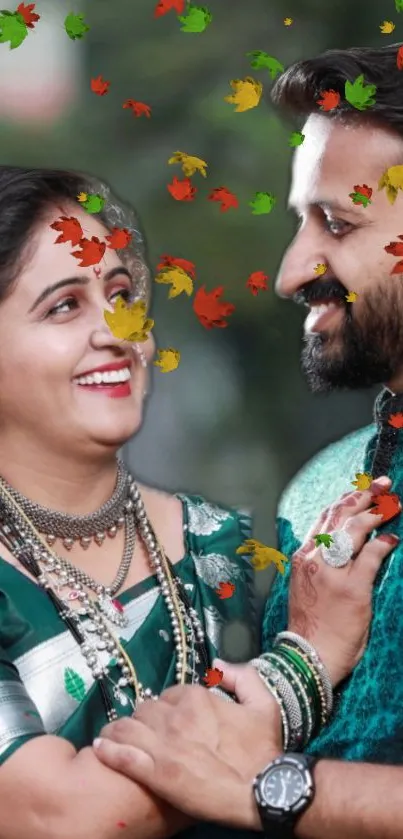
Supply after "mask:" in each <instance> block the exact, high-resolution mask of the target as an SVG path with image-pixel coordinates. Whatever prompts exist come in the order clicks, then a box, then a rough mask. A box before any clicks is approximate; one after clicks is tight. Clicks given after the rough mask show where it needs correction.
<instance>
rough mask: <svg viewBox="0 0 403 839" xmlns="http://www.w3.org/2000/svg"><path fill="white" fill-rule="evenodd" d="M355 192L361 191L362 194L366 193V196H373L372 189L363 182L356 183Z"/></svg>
mask: <svg viewBox="0 0 403 839" xmlns="http://www.w3.org/2000/svg"><path fill="white" fill-rule="evenodd" d="M354 192H359V193H360V195H365V198H371V195H372V189H371V187H370V186H368V185H367V184H363V185H362V186H359V184H356V185H355V187H354Z"/></svg>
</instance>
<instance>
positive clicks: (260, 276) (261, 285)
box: [246, 271, 269, 297]
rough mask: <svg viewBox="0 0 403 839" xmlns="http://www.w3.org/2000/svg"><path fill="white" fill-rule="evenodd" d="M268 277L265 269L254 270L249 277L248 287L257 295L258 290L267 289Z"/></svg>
mask: <svg viewBox="0 0 403 839" xmlns="http://www.w3.org/2000/svg"><path fill="white" fill-rule="evenodd" d="M268 279H269V278H268V276H267V274H264V273H263V271H254V272H253V274H250V275H249V277H248V280H247V283H246V288H250V290H251V292H252V294H253V295H254V297H256V295H257V293H258V291H267V281H268Z"/></svg>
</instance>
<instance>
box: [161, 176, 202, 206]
mask: <svg viewBox="0 0 403 839" xmlns="http://www.w3.org/2000/svg"><path fill="white" fill-rule="evenodd" d="M168 191H169V192H170V193H171V195H172V198H175V199H176V201H193V200H194V197H195V195H196V192H197V189H196V187H195V186H192V182H191V180H190V178H184V179H183V181H180V180H179V178H177V177H176V176H175V177H174V178H173V179H172V182H171V183H170V184H168Z"/></svg>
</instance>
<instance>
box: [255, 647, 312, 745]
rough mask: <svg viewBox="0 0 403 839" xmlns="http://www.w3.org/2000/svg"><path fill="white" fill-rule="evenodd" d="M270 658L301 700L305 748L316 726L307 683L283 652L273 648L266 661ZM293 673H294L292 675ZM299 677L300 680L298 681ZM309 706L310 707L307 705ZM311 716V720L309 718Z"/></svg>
mask: <svg viewBox="0 0 403 839" xmlns="http://www.w3.org/2000/svg"><path fill="white" fill-rule="evenodd" d="M267 660H270V662H271V663H272V664H273V666H274V667H276V668H277V669H278V670H279V671H280V673H281V674H282V675H283V676H284V678H285V679H287V681H288V682H290V684H291V686H292V688H293V690H294V691H295V694H296V696H297V699H298V701H299V706H300V709H301V715H302V727H303V745H302V748H305V745H307V743H308V742H309V740H310V739H311V737H309V736H308V734H309V731H311V736H312V732H313V731H314V729H315V728H316V716H315V709H314V707H313V702H312V700H311V698H310V696H309V694H308V692H307V690H306V688H305V685H304V683H303V681H302V679H301V678H300V676H299V674H298V673H297V672H296V668H295V667H294V665H292V664H291V662H286V661H285V657H283V656H282V655H281V654H279V653H277V652H276V651H275V650H273V653H269V655H268V656H266V661H267ZM291 674H292V675H291ZM297 679H298V681H297ZM307 706H308V707H307ZM309 716H310V717H311V722H310V719H309Z"/></svg>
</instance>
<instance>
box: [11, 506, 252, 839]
mask: <svg viewBox="0 0 403 839" xmlns="http://www.w3.org/2000/svg"><path fill="white" fill-rule="evenodd" d="M178 497H179V498H180V499H181V501H182V505H183V520H184V542H185V551H186V552H185V555H184V557H183V558H182V559H181V560H180V561H179V562H178V563H176V564H175V570H176V572H177V574H178V576H179V577H180V578H181V580H182V581H183V583H184V585H185V588H186V592H187V595H188V598H189V600H190V602H191V605H192V606H193V608H194V609H195V610H196V611H197V614H198V616H199V618H200V619H201V621H202V624H203V625H204V628H205V633H206V647H207V651H208V656H209V663H210V665H211V663H212V660H213V658H214V657H215V656H217V655H225V648H224V647H223V641H224V640H225V639H224V634H225V632H227V631H228V629H229V627H230V625H231V624H232V623H234V622H237V623H238V624H241V625H243V628H244V631H246V632H247V633H248V636H249V638H250V656H253V655H254V654H255V653H256V652H257V641H258V634H257V631H256V630H257V627H256V621H257V617H256V612H255V608H254V585H253V569H252V566H251V564H250V562H249V561H248V560H247V559H245V558H244V557H243V556H238V555H237V554H236V549H237V548H238V547H239V546H240V545H241V544H242V543H243V542H244V541H245V539H247V538H249V537H250V535H251V519H250V516H249V515H248V514H247V513H243V512H240V511H234V510H231V509H229V508H223V507H217V506H215V505H212V504H209V503H208V502H206V501H204V500H203V499H202V498H200V497H198V496H184V495H179V496H178ZM221 582H231V583H233V584H234V586H235V588H234V591H233V594H232V596H231V597H229V598H227V599H220V598H219V596H218V593H217V589H218V587H219V584H220V583H221ZM117 599H118V600H119V601H120V603H121V604H122V605H123V607H124V612H125V616H126V618H127V620H128V626H126V627H124V628H116V627H114V631H115V633H116V634H118V635H119V636H120V640H121V641H122V642H123V646H124V647H125V649H126V652H127V653H128V655H129V656H130V658H131V659H132V661H133V663H134V665H135V667H136V671H137V675H138V678H139V680H140V681H141V682H142V684H143V685H144V687H149V688H151V690H152V691H153V693H156V694H160V693H162V691H163V690H164V689H166V688H168V687H170V686H172V685H174V684H175V682H176V680H175V648H174V645H173V639H172V628H171V623H170V620H169V615H168V612H167V609H166V607H165V602H164V600H163V598H162V597H161V595H160V592H159V587H158V585H157V581H156V578H155V577H154V576H150V577H148V578H147V579H145V580H144V581H142V582H140V583H138V584H137V585H135V586H132V587H131V588H130V589H128V590H127V591H125V592H123V593H122V594H120V595H118V596H117ZM87 620H88V619H87V618H85V619H83V621H82V625H83V627H84V626H85V623H86V621H87ZM100 658H101V661H102V663H103V664H107V663H109V664H110V654H109V653H107V652H106V651H105V652H104V651H102V652H101V653H100ZM110 672H111V676H112V677H113V679H114V681H115V682H117V680H118V678H119V676H120V675H121V674H120V672H119V671H118V668H116V666H113V665H112V667H111V668H110ZM128 691H129V689H125V688H122V690H121V692H120V701H117V700H115V707H116V709H117V711H118V714H119V716H130V715H131V714H132V706H131V704H130V702H129V701H128V695H129V693H130V691H129V693H128ZM106 723H107V718H106V713H105V709H104V705H103V702H102V698H101V693H100V690H99V687H98V685H97V684H96V683H94V681H93V678H92V675H91V671H90V670H89V668H88V666H87V664H86V662H85V659H84V658H83V656H82V655H81V653H80V651H79V647H78V644H77V643H76V642H75V640H74V638H73V637H72V635H71V634H70V632H69V631H66V629H65V624H64V623H63V621H62V619H61V618H60V617H59V616H58V614H57V612H56V610H55V609H54V607H53V605H52V603H51V601H50V600H49V599H48V597H47V596H46V594H45V592H44V591H42V590H41V589H40V588H39V587H38V586H37V585H36V584H35V583H34V582H33V581H32V580H30V579H29V578H28V577H26V576H25V575H23V574H21V572H19V571H18V570H17V568H16V567H14V566H12V565H11V564H10V563H8V562H5V561H4V560H2V559H0V763H3V762H4V761H5V760H7V757H8V756H9V755H11V754H12V753H13V752H15V751H16V750H17V749H18V748H20V747H21V746H22V745H23V744H24V743H25V742H26V741H27V740H29V739H32V738H33V737H38V736H41V735H44V734H56V735H59V736H60V737H63V738H64V739H66V740H68V741H69V742H70V743H72V745H73V746H74V747H75V748H76V749H77V750H79V749H81V748H83V747H85V746H89V745H91V743H92V741H93V739H94V738H95V737H96V736H97V735H98V734H99V732H100V730H101V728H102V727H103V726H104V725H106ZM194 831H195V833H194V839H196V837H197V839H201V837H202V836H206V837H207V836H208V837H211V839H213V838H214V837H215V836H217V837H218V836H220V837H222V839H224V838H225V836H226V835H227V833H228V831H226V830H225V828H222V829H221V828H218V827H216V826H211V827H210V826H208V825H203V824H200V825H198V826H196V827H195V828H191V829H189V830H187V831H185V833H184V834H182V835H184V836H185V835H186V837H189V839H190V837H191V836H192V835H193V832H194ZM216 831H218V833H217V832H216ZM229 833H233V834H234V835H235V836H237V835H239V837H241V836H242V835H243V833H242V832H239V831H229ZM248 835H249V834H248Z"/></svg>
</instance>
